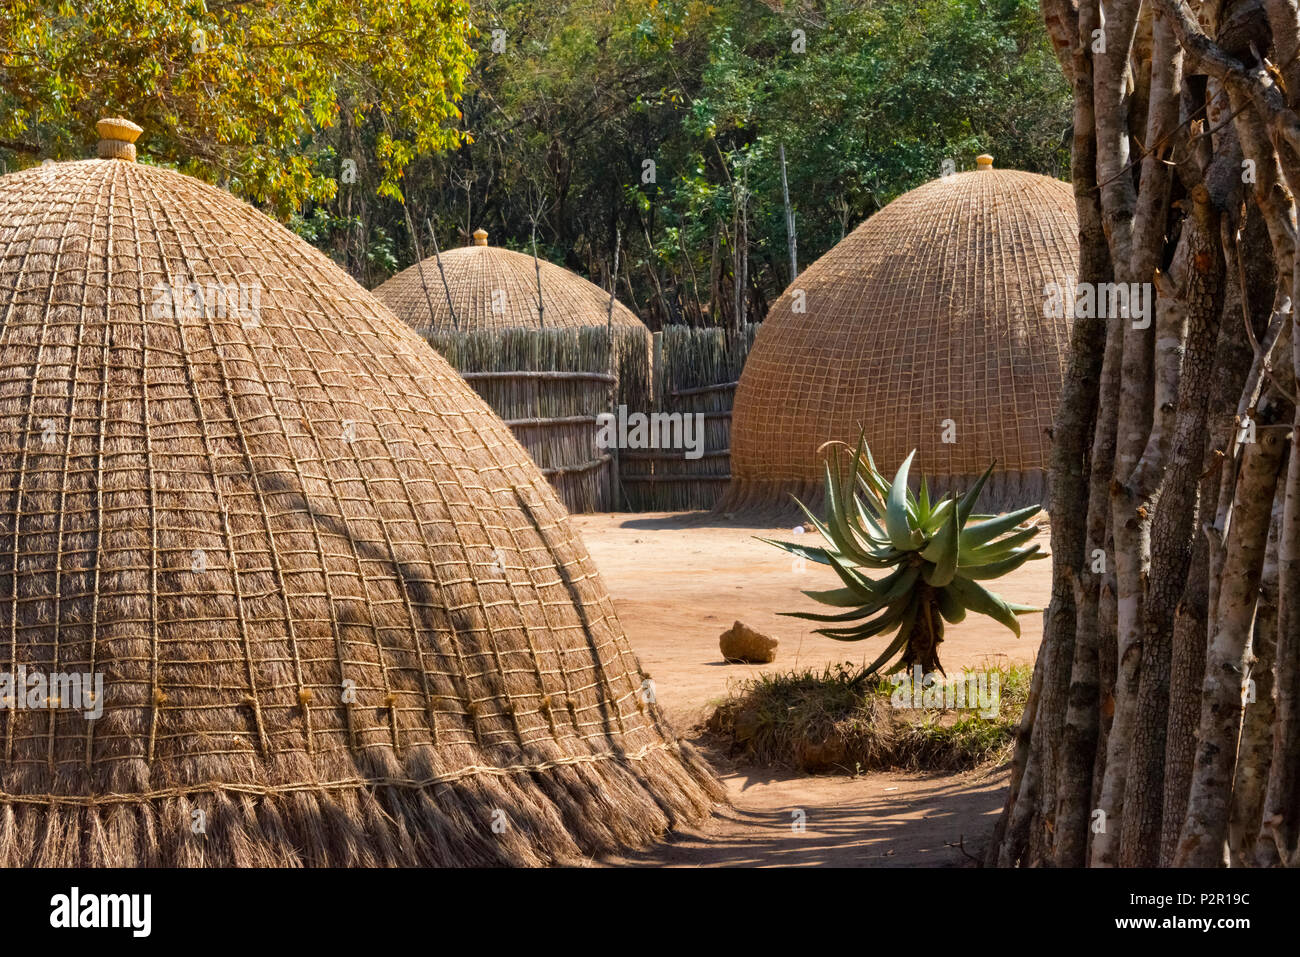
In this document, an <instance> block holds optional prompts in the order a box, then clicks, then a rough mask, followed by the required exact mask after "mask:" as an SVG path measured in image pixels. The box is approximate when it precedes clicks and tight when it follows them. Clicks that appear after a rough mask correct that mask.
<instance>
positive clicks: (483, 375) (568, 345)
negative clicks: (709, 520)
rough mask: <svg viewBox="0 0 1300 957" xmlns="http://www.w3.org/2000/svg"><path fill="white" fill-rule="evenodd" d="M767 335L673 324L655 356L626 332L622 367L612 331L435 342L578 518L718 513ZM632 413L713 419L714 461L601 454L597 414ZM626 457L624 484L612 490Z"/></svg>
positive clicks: (660, 453) (709, 450)
mask: <svg viewBox="0 0 1300 957" xmlns="http://www.w3.org/2000/svg"><path fill="white" fill-rule="evenodd" d="M756 330H757V326H756V325H751V326H747V327H746V329H745V330H744V332H743V333H742V334H740V335H736V334H728V333H726V332H724V331H723V330H721V329H698V328H692V327H687V326H668V327H666V328H665V330H664V331H663V332H662V333H657V334H656V339H657V341H658V343H659V347H658V348H657V349H656V350H655V352H654V353H652V351H651V348H650V343H649V341H648V337H647V336H646V334H645V333H644V331H640V330H636V329H620V328H619V327H617V326H615V327H614V362H613V364H612V366H611V363H610V354H609V335H608V332H607V330H606V329H604V328H600V327H590V328H582V329H523V328H520V329H506V330H484V329H479V330H470V331H464V332H433V333H429V334H428V335H427V339H428V340H429V343H430V345H432V346H433V347H434V348H435V349H437V350H438V351H439V352H440V353H442V355H443V356H444V357H445V358H446V359H447V361H448V362H450V363H451V364H452V366H454V367H455V369H456V370H457V371H458V372H459V373H460V374H461V375H462V376H464V377H465V379H466V381H467V382H469V384H470V385H471V386H472V387H473V388H474V390H475V391H476V392H477V393H478V394H479V395H480V396H482V397H483V399H484V400H485V401H486V402H487V403H488V404H489V405H490V406H492V408H493V409H494V410H495V411H496V413H497V414H498V415H499V416H501V418H502V419H504V420H505V422H506V424H507V425H508V426H510V430H511V431H512V432H513V433H514V435H515V438H517V439H518V440H519V442H520V444H522V445H523V446H524V448H525V449H527V450H528V453H529V455H531V456H532V457H533V461H535V462H536V463H537V465H538V467H539V468H540V469H541V470H542V472H543V474H545V475H546V477H547V478H548V479H549V480H550V482H551V484H552V485H553V486H554V487H555V490H556V491H557V492H558V493H559V496H560V499H561V501H563V502H564V504H565V507H566V508H568V509H569V511H571V512H602V511H620V510H627V511H683V510H690V509H706V508H711V507H712V506H713V504H714V502H715V501H716V500H717V498H718V497H719V495H721V493H722V491H723V489H724V488H725V487H726V482H727V475H728V473H729V462H730V436H731V402H732V398H733V395H734V392H735V383H736V381H737V380H738V379H739V378H740V370H741V369H742V368H743V367H744V362H745V356H746V355H747V354H748V351H749V347H750V346H751V345H752V344H753V341H754V333H755V331H756ZM656 363H657V365H656ZM611 368H612V369H613V378H612V379H611V377H610V370H611ZM620 406H621V407H622V408H623V409H624V410H626V412H627V413H644V414H652V413H655V412H660V413H665V412H666V413H682V414H694V413H696V412H700V413H703V414H704V416H705V418H704V437H705V441H704V449H705V451H704V455H703V456H702V457H701V458H698V459H687V458H686V452H685V450H683V449H618V450H608V449H602V448H599V447H598V446H597V442H596V439H597V433H598V424H597V416H598V415H600V414H602V413H605V412H614V413H617V412H618V409H619V407H620ZM614 454H617V455H618V470H617V474H618V488H617V489H614V490H611V478H612V473H613V455H614ZM611 491H613V495H611Z"/></svg>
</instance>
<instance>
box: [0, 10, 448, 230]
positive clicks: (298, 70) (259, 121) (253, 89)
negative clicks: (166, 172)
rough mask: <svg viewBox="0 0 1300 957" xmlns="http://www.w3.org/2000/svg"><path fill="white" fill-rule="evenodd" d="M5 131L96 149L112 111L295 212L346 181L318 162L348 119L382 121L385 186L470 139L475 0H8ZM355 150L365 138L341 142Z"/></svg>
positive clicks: (75, 152) (190, 166)
mask: <svg viewBox="0 0 1300 957" xmlns="http://www.w3.org/2000/svg"><path fill="white" fill-rule="evenodd" d="M0 6H4V7H5V9H4V10H3V11H0V139H6V140H17V141H22V142H32V143H34V144H35V146H36V147H37V152H36V153H35V154H33V155H32V156H31V159H32V160H33V161H39V160H41V159H44V158H47V157H48V158H53V159H82V158H85V157H86V156H88V155H92V147H93V145H94V142H95V131H94V123H95V120H97V119H98V118H99V117H100V116H103V115H106V114H111V115H121V116H126V117H129V118H130V119H133V120H135V121H136V122H137V123H139V124H140V125H141V126H143V127H144V128H145V133H144V135H143V136H142V137H141V141H140V147H141V158H142V159H143V160H145V161H150V162H164V163H167V164H170V165H173V166H176V167H178V168H179V169H181V170H182V171H184V172H188V173H192V174H194V175H197V176H200V177H202V178H204V179H208V180H212V181H220V182H222V183H223V184H225V185H227V186H228V187H229V188H230V189H231V190H232V191H234V192H237V193H239V194H241V195H243V196H244V197H246V198H248V199H250V200H253V201H255V202H259V203H262V204H263V205H265V206H268V207H270V208H271V209H273V210H274V211H275V212H276V213H278V214H279V215H280V216H282V217H286V218H287V216H288V215H289V213H291V212H293V211H295V210H297V209H298V208H299V207H301V206H302V205H303V203H304V202H306V201H307V200H317V201H320V200H325V199H328V198H330V197H332V196H333V195H334V193H335V190H336V188H337V183H336V182H335V179H334V177H335V176H336V175H337V170H336V169H330V168H326V164H324V163H323V162H318V160H319V159H320V157H321V156H322V155H323V154H324V153H326V152H327V147H328V146H330V145H331V144H330V140H331V137H332V136H333V134H334V133H335V132H337V130H338V127H339V124H340V121H341V120H344V119H346V120H347V121H348V122H349V123H350V126H351V127H352V128H355V127H357V126H360V125H361V124H363V123H364V124H371V125H373V126H377V127H378V128H379V129H380V130H381V132H382V137H381V138H380V142H379V145H378V148H377V149H376V150H374V151H372V152H370V153H368V155H366V156H364V157H362V156H357V157H354V159H355V160H356V162H357V163H358V164H359V165H362V166H368V167H370V168H372V169H375V170H376V171H377V177H376V178H377V181H378V189H379V191H380V192H381V193H384V194H387V195H392V196H400V191H399V189H398V185H399V183H400V180H401V178H402V175H403V172H404V171H405V170H406V168H407V167H408V166H409V165H410V163H411V162H412V160H413V159H415V157H417V156H419V155H427V154H429V153H432V152H436V151H439V150H443V149H448V148H451V147H454V146H456V145H458V144H459V143H460V142H461V140H462V136H461V134H460V132H459V131H458V130H457V121H458V120H459V118H460V112H459V106H458V104H459V100H460V98H461V96H462V94H463V91H464V87H465V81H466V78H467V76H468V72H469V68H470V65H471V62H472V59H473V51H472V50H471V47H470V35H471V32H472V28H471V27H470V24H469V21H468V14H469V7H468V4H467V3H465V2H463V0H386V2H383V3H370V2H366V0H280V2H278V3H274V4H268V3H263V2H260V0H226V2H222V3H205V2H201V0H185V2H178V0H82V2H80V3H78V4H75V5H73V4H68V3H66V2H63V0H7V2H6V4H4V5H0ZM338 145H339V146H341V147H347V148H354V147H355V141H354V143H353V144H351V145H349V144H348V143H344V142H339V143H338Z"/></svg>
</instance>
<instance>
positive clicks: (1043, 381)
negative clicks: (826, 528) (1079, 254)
mask: <svg viewBox="0 0 1300 957" xmlns="http://www.w3.org/2000/svg"><path fill="white" fill-rule="evenodd" d="M991 167H992V157H980V162H979V168H978V169H976V170H974V171H972V172H968V173H958V174H954V175H951V176H947V177H944V178H942V179H937V180H934V181H933V182H930V183H927V184H926V185H924V186H921V187H920V188H918V189H915V190H913V191H911V192H909V193H907V194H905V195H903V196H901V197H899V198H898V199H896V200H895V201H894V202H892V203H890V204H889V205H888V206H886V207H885V208H884V209H882V210H880V211H879V212H878V213H876V214H875V215H873V216H872V217H871V218H870V219H868V220H867V221H866V222H865V223H863V224H862V225H861V226H859V227H858V228H857V229H855V230H854V231H853V232H852V233H851V234H849V235H848V236H847V237H845V239H844V240H843V241H842V242H840V243H839V244H838V245H837V246H835V247H834V248H833V249H832V250H831V251H830V252H828V253H826V255H824V256H823V257H822V258H821V259H819V260H817V262H815V263H814V264H813V265H812V266H811V267H810V268H809V269H808V270H807V271H806V272H804V273H803V274H802V275H800V276H799V277H798V278H797V279H796V280H795V281H794V282H793V283H792V284H791V286H790V288H789V289H787V290H786V291H785V292H784V293H783V294H782V296H781V298H780V299H779V300H777V302H776V303H775V304H774V305H773V306H772V309H771V311H770V313H769V314H768V317H767V320H766V321H765V322H764V323H763V326H762V328H761V329H760V331H759V334H758V338H757V341H756V342H755V344H754V348H753V350H752V351H751V353H750V355H749V360H748V362H747V364H746V365H745V370H744V373H743V374H742V376H741V379H740V384H739V387H738V388H737V392H736V402H735V409H734V412H733V420H732V439H731V443H732V444H731V470H732V482H731V485H730V486H729V488H728V491H727V494H726V495H725V496H724V498H723V501H722V502H721V503H720V504H719V505H718V508H719V509H720V510H723V511H735V510H741V509H746V508H778V509H783V508H786V507H789V506H790V493H794V494H795V495H798V496H799V497H800V498H801V499H803V500H804V501H806V502H808V501H819V500H820V496H821V486H822V479H821V476H822V456H821V455H819V453H818V449H819V448H820V447H821V446H822V445H823V444H824V443H826V442H828V441H830V440H836V439H837V440H840V441H843V442H848V443H855V442H856V441H857V438H858V435H859V431H860V429H861V428H863V427H865V429H866V437H867V440H868V442H869V443H870V446H871V450H872V452H873V453H874V455H875V458H876V462H877V464H878V466H879V467H880V468H881V470H882V471H886V472H888V473H890V474H892V471H893V469H894V468H896V467H897V466H898V464H899V463H900V462H901V461H902V460H903V458H904V457H905V456H906V455H907V454H908V452H909V451H911V450H912V449H913V448H916V449H918V450H919V451H918V456H917V465H918V466H919V468H920V469H921V470H923V471H924V472H925V473H926V474H927V475H928V476H929V478H930V481H931V483H932V485H931V488H935V487H936V486H937V487H938V488H939V489H940V490H944V489H951V488H963V487H965V486H966V485H967V484H968V483H969V482H970V481H972V480H973V479H974V478H975V477H977V476H978V475H979V474H980V473H981V472H983V471H984V469H985V468H986V467H987V466H988V465H989V463H990V462H991V461H993V460H994V459H996V460H997V462H998V467H997V471H996V473H995V475H994V476H993V478H992V479H991V480H990V482H989V485H988V487H987V489H986V492H985V495H984V497H983V503H984V505H985V507H990V508H992V507H1000V506H1009V505H1013V504H1017V503H1025V502H1029V501H1034V502H1036V501H1041V500H1043V496H1044V495H1045V493H1046V489H1045V481H1046V470H1047V465H1048V456H1049V451H1050V447H1051V439H1050V436H1049V435H1048V429H1049V427H1050V426H1051V424H1052V419H1053V416H1054V414H1055V410H1056V403H1057V393H1058V391H1059V390H1060V388H1061V383H1062V380H1063V378H1064V364H1065V356H1066V351H1067V346H1068V342H1069V334H1070V326H1069V324H1070V320H1069V319H1068V318H1066V317H1065V316H1064V315H1059V316H1053V315H1050V314H1049V313H1050V312H1051V311H1052V310H1050V309H1045V302H1046V300H1047V299H1050V298H1051V294H1050V290H1051V288H1052V287H1053V284H1055V285H1056V286H1057V287H1060V288H1062V289H1065V288H1068V289H1069V290H1070V291H1071V292H1072V291H1073V283H1074V275H1075V272H1076V267H1075V260H1076V249H1077V233H1078V229H1077V225H1076V219H1075V206H1074V198H1073V193H1072V191H1071V188H1070V186H1069V185H1068V184H1066V183H1063V182H1060V181H1059V180H1055V179H1051V178H1049V177H1046V176H1038V175H1034V174H1031V173H1023V172H1018V171H1013V170H994V169H992V168H991ZM1062 311H1063V310H1062Z"/></svg>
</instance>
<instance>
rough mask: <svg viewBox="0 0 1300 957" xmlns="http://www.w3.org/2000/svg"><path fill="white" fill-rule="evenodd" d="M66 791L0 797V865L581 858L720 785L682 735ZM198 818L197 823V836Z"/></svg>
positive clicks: (698, 807)
mask: <svg viewBox="0 0 1300 957" xmlns="http://www.w3.org/2000/svg"><path fill="white" fill-rule="evenodd" d="M439 758H440V756H439V755H435V754H434V752H432V751H431V750H430V749H428V748H421V749H412V752H411V753H410V754H408V755H406V757H405V759H404V761H403V765H404V772H405V773H406V774H410V775H413V776H420V775H423V776H425V777H427V776H429V771H431V770H432V768H433V767H434V762H435V761H437V760H439ZM390 760H391V758H390ZM539 763H544V762H539ZM386 771H387V772H397V775H400V774H401V773H402V772H401V771H398V769H396V768H388V769H384V768H375V769H373V771H372V775H371V776H372V778H378V779H379V780H381V781H382V780H384V775H385V772H386ZM395 776H396V775H395ZM650 782H653V783H650ZM326 792H328V793H326ZM56 800H57V799H56ZM69 800H79V801H80V802H81V803H37V802H36V801H35V800H33V799H32V798H30V797H27V796H24V797H22V798H16V797H14V796H13V795H0V866H3V867H301V866H307V867H424V866H530V865H531V866H536V865H548V864H579V863H582V862H583V861H585V860H588V859H590V858H591V857H592V856H593V855H597V854H601V853H605V852H609V851H613V850H615V849H618V848H623V847H636V846H640V845H644V844H646V843H648V842H650V841H653V840H656V839H658V838H660V837H661V836H662V835H663V834H664V832H665V831H667V830H669V829H671V828H674V827H678V826H680V825H682V824H685V823H688V822H693V821H697V820H699V819H700V818H701V817H703V816H704V815H706V814H708V813H709V812H710V811H711V809H712V802H714V801H719V802H721V801H725V796H724V794H723V792H722V789H721V787H720V785H719V784H718V783H717V781H716V779H715V778H714V777H713V775H712V773H711V772H710V771H709V769H708V767H707V765H705V764H704V762H703V761H702V759H701V758H700V757H699V756H698V755H697V754H696V753H695V751H694V749H693V748H691V746H690V745H689V744H686V743H685V742H677V743H671V744H668V745H666V746H657V747H652V748H649V749H647V750H645V751H643V752H642V753H639V754H637V755H635V756H633V755H627V756H619V755H615V756H609V757H602V758H599V759H597V760H592V761H589V762H580V763H567V764H556V765H553V766H550V767H547V768H546V769H545V770H537V771H526V770H525V771H519V772H517V773H513V774H511V773H498V774H489V773H479V774H466V775H463V776H460V777H457V778H455V779H453V780H449V781H446V782H443V783H438V784H433V785H429V786H425V787H413V786H408V785H406V784H403V783H379V784H367V783H365V782H361V783H356V784H349V785H348V786H344V787H329V788H327V789H326V788H320V789H281V790H277V789H275V788H265V789H256V790H245V789H241V788H239V787H238V786H235V787H233V788H222V787H202V786H200V787H196V788H195V789H193V790H189V791H180V792H172V793H167V794H165V796H156V797H145V798H143V799H138V798H137V797H136V796H134V795H131V796H126V795H123V796H122V797H121V798H120V799H115V798H114V797H113V796H111V795H109V796H103V795H101V796H99V799H98V800H96V801H95V802H94V803H89V799H69ZM498 811H499V812H501V813H500V814H498V813H497V812H498ZM196 812H202V818H200V817H199V815H198V814H197V813H196ZM200 819H202V820H203V821H204V827H203V829H202V833H195V827H194V825H195V822H196V821H197V820H200ZM494 822H497V827H496V828H495V829H494V827H493V825H494ZM501 822H504V825H505V826H504V827H501ZM498 831H499V833H498Z"/></svg>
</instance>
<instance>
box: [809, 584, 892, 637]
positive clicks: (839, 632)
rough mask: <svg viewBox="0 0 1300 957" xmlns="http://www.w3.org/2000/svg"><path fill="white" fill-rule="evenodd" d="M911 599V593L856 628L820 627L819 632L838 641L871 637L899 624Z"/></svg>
mask: <svg viewBox="0 0 1300 957" xmlns="http://www.w3.org/2000/svg"><path fill="white" fill-rule="evenodd" d="M911 601H912V596H911V595H907V596H904V597H903V598H901V599H899V600H898V601H896V602H894V604H892V605H890V606H889V607H888V608H886V609H885V610H884V611H883V612H881V613H880V614H879V615H877V616H876V617H875V618H873V619H871V620H870V621H866V622H863V623H862V624H861V625H858V626H857V627H855V628H818V629H817V634H819V635H825V636H826V637H827V638H834V639H835V640H836V641H861V640H862V639H863V638H871V637H872V636H874V635H878V634H880V633H881V632H882V631H888V630H890V629H892V628H893V627H894V626H895V625H897V624H898V622H899V621H901V620H902V618H903V614H904V612H906V611H907V608H908V606H909V605H910V603H911Z"/></svg>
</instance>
